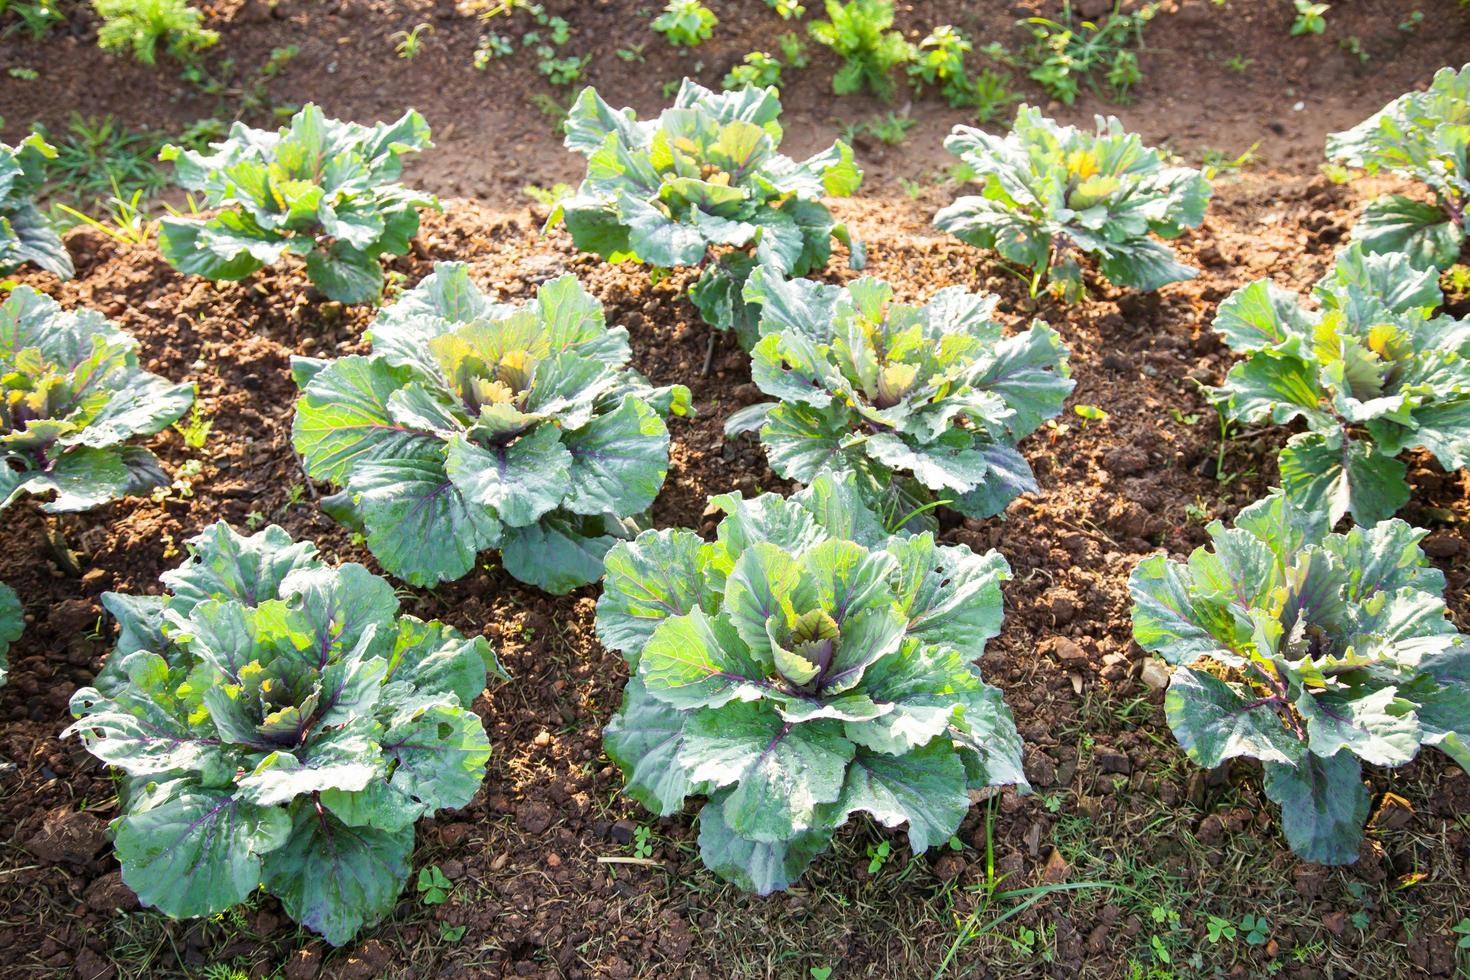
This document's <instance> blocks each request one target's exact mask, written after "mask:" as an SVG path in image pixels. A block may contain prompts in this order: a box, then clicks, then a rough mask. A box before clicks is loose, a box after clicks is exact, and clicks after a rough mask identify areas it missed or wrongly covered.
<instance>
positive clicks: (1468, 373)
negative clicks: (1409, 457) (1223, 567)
mask: <svg viewBox="0 0 1470 980" xmlns="http://www.w3.org/2000/svg"><path fill="white" fill-rule="evenodd" d="M1313 295H1314V296H1315V297H1316V299H1317V303H1318V309H1317V310H1315V311H1312V310H1308V309H1305V308H1303V307H1302V306H1301V305H1300V301H1299V300H1298V298H1297V297H1296V296H1295V295H1294V294H1292V293H1290V292H1288V291H1287V290H1285V289H1282V288H1281V287H1279V286H1277V285H1276V284H1274V283H1272V282H1271V281H1269V280H1265V279H1262V280H1258V281H1256V282H1253V283H1251V284H1250V285H1249V286H1246V287H1244V288H1242V289H1238V290H1236V291H1235V292H1234V293H1233V294H1232V295H1231V296H1230V297H1229V298H1228V299H1227V300H1225V302H1223V303H1221V304H1220V311H1219V315H1218V316H1217V317H1216V318H1215V330H1216V331H1218V332H1219V333H1220V334H1221V335H1222V336H1223V337H1224V339H1225V343H1226V344H1228V345H1229V346H1230V348H1231V349H1232V350H1235V351H1238V352H1240V353H1243V354H1246V355H1248V357H1247V358H1246V360H1244V361H1242V362H1241V363H1239V364H1237V365H1235V367H1233V368H1232V369H1231V371H1230V373H1229V375H1227V376H1226V379H1225V384H1224V385H1223V386H1222V387H1221V388H1219V389H1218V391H1217V397H1218V398H1219V399H1220V401H1221V404H1222V406H1223V408H1222V411H1224V412H1225V414H1226V415H1227V416H1228V417H1229V418H1233V419H1241V420H1249V421H1264V420H1268V419H1269V420H1270V421H1272V422H1275V423H1276V424H1278V425H1280V424H1283V423H1286V422H1290V421H1292V420H1293V419H1296V418H1301V419H1302V420H1303V421H1304V422H1305V423H1306V426H1307V431H1306V432H1303V433H1301V434H1299V435H1296V436H1294V437H1292V439H1291V441H1290V442H1288V443H1287V445H1286V448H1285V449H1284V450H1283V451H1282V453H1281V479H1282V481H1283V484H1284V486H1285V488H1286V492H1287V494H1288V495H1290V496H1291V497H1292V498H1293V499H1294V500H1297V501H1298V502H1299V503H1300V505H1301V506H1303V507H1307V508H1312V509H1318V510H1321V511H1323V512H1324V513H1325V514H1326V515H1327V518H1328V520H1329V521H1331V522H1332V523H1334V524H1335V523H1336V522H1337V520H1338V518H1340V517H1341V516H1342V515H1343V514H1345V513H1351V514H1352V515H1353V519H1354V520H1356V521H1357V522H1358V523H1360V524H1371V523H1374V522H1376V521H1380V520H1382V519H1384V518H1386V517H1391V516H1392V515H1393V514H1394V512H1395V511H1397V510H1398V509H1399V508H1400V507H1402V506H1403V505H1404V504H1405V503H1406V502H1408V499H1409V488H1408V485H1407V483H1405V481H1404V473H1405V469H1404V464H1402V463H1400V462H1399V461H1398V460H1397V459H1395V458H1394V457H1396V456H1398V455H1399V453H1401V452H1403V451H1404V450H1406V449H1411V448H1420V449H1424V450H1427V451H1428V452H1430V453H1432V454H1433V455H1434V457H1435V458H1436V459H1438V460H1439V461H1440V463H1441V464H1443V465H1444V467H1445V468H1446V469H1451V470H1453V469H1459V468H1461V467H1464V466H1466V465H1470V361H1467V358H1470V320H1456V319H1454V318H1453V317H1450V316H1435V315H1434V311H1435V309H1437V308H1438V307H1439V305H1440V301H1441V294H1440V291H1439V285H1438V282H1437V277H1436V275H1435V273H1434V271H1433V270H1432V269H1424V270H1416V269H1415V268H1414V267H1413V266H1412V264H1411V259H1410V257H1409V256H1407V255H1403V254H1384V255H1370V254H1367V252H1366V250H1365V246H1364V244H1363V243H1361V242H1354V243H1353V244H1352V245H1351V246H1349V247H1348V248H1347V249H1345V250H1344V251H1343V252H1342V253H1340V254H1339V255H1338V257H1337V261H1336V262H1335V263H1334V264H1333V267H1332V269H1331V270H1330V271H1328V273H1327V275H1325V276H1323V277H1322V279H1321V280H1319V281H1318V283H1317V285H1316V287H1315V288H1314V289H1313Z"/></svg>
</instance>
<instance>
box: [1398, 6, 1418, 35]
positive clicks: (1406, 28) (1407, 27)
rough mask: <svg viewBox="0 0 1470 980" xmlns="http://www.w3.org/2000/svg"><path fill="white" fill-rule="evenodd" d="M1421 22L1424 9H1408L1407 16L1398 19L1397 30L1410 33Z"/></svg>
mask: <svg viewBox="0 0 1470 980" xmlns="http://www.w3.org/2000/svg"><path fill="white" fill-rule="evenodd" d="M1423 22H1424V11H1422V10H1411V11H1409V16H1407V17H1405V18H1404V19H1403V20H1401V21H1399V30H1401V31H1403V32H1404V33H1405V34H1412V33H1414V31H1415V30H1417V29H1418V27H1419V25H1420V24H1422V23H1423Z"/></svg>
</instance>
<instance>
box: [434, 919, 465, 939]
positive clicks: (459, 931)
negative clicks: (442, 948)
mask: <svg viewBox="0 0 1470 980" xmlns="http://www.w3.org/2000/svg"><path fill="white" fill-rule="evenodd" d="M465 928H466V927H465V926H452V925H450V924H449V923H447V922H441V923H439V939H440V941H441V942H446V943H457V942H459V941H460V940H461V939H463V938H464V932H465Z"/></svg>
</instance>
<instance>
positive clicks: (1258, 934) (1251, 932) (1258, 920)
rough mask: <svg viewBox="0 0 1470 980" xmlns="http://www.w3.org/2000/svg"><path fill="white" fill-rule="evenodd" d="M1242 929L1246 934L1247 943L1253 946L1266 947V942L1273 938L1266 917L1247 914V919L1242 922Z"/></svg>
mask: <svg viewBox="0 0 1470 980" xmlns="http://www.w3.org/2000/svg"><path fill="white" fill-rule="evenodd" d="M1240 928H1241V929H1242V930H1244V932H1245V941H1246V943H1247V944H1248V945H1251V946H1264V945H1266V940H1268V939H1270V938H1271V926H1270V925H1269V924H1268V923H1267V922H1266V917H1265V916H1264V915H1252V914H1251V913H1249V912H1247V913H1246V916H1245V918H1243V919H1241V920H1240Z"/></svg>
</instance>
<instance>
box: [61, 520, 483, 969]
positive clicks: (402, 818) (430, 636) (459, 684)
mask: <svg viewBox="0 0 1470 980" xmlns="http://www.w3.org/2000/svg"><path fill="white" fill-rule="evenodd" d="M188 547H189V555H190V557H189V559H188V560H187V561H185V562H184V564H183V565H181V566H180V567H179V568H177V569H175V570H174V571H171V572H165V573H164V575H163V583H164V585H165V586H166V587H167V589H168V594H167V595H163V596H147V595H138V596H135V595H119V594H117V593H108V594H106V595H105V596H104V597H103V604H104V605H105V606H106V607H107V609H108V611H109V612H111V613H112V614H113V616H114V617H116V619H117V620H118V623H119V626H120V632H119V635H118V640H117V647H116V649H115V650H114V651H113V653H112V655H111V657H110V658H109V660H108V662H107V667H106V669H105V670H104V671H103V673H102V674H101V675H99V676H98V678H97V682H98V683H97V687H96V688H83V689H82V690H80V691H77V693H76V694H75V695H73V696H72V702H71V707H72V712H73V713H74V714H75V715H76V716H77V719H78V720H77V721H76V723H75V724H73V725H72V726H71V727H70V728H69V729H67V731H66V733H65V734H67V735H78V736H80V737H81V738H82V740H83V742H84V743H85V744H86V747H87V750H88V751H89V752H91V753H92V754H93V755H95V756H96V757H97V758H99V759H101V760H102V761H103V762H105V763H107V764H108V765H111V766H115V767H116V768H118V769H120V770H122V772H123V774H124V779H123V782H122V788H121V791H120V793H119V797H120V800H121V804H122V805H121V809H122V815H121V816H119V817H118V818H117V819H116V820H115V821H114V822H113V825H112V831H113V836H114V843H115V845H116V848H117V858H118V861H119V862H120V863H121V864H122V877H123V881H124V882H125V883H126V884H127V886H128V887H129V888H131V889H133V891H135V892H136V893H137V894H138V897H139V899H140V900H142V902H143V904H145V905H148V906H152V907H155V908H157V909H158V910H159V911H161V912H164V913H165V914H167V915H171V916H175V917H180V918H182V917H192V916H202V915H214V914H216V913H219V912H223V911H224V910H225V909H227V908H229V907H230V906H232V905H235V904H237V903H239V902H242V901H244V900H246V899H247V898H249V897H250V896H251V895H252V894H253V893H254V892H255V890H256V889H257V888H260V887H264V888H265V890H266V891H268V892H270V893H271V894H273V895H276V896H278V897H279V898H280V899H281V904H282V905H283V906H284V907H285V910H286V913H287V914H288V915H290V916H291V918H292V919H294V920H295V921H297V922H299V923H301V924H302V925H304V926H306V927H307V928H309V929H311V930H313V931H315V932H318V933H321V935H322V936H324V937H325V938H326V939H327V941H328V942H331V943H332V944H333V945H338V946H340V945H342V944H343V943H345V942H347V941H349V940H350V939H351V938H352V937H353V936H355V935H356V934H357V932H358V931H359V930H360V929H361V928H363V926H365V925H371V924H372V923H374V922H377V921H378V920H379V919H381V918H382V917H383V916H385V915H387V914H388V913H389V912H391V911H392V909H393V906H394V904H395V902H396V901H397V898H398V895H399V893H400V892H401V891H402V890H403V887H404V886H405V885H406V884H408V880H409V870H410V864H409V858H410V856H411V854H412V852H413V841H414V821H416V820H417V819H419V817H421V816H425V815H428V814H432V813H434V812H435V811H436V810H440V809H455V808H458V807H462V806H464V805H466V804H467V803H469V801H470V798H471V797H472V796H474V794H475V790H477V789H478V788H479V786H480V782H481V780H482V779H483V778H484V775H485V764H486V762H487V761H488V760H489V758H490V742H489V740H488V739H487V738H486V737H485V730H484V727H483V726H482V725H481V723H480V719H479V718H478V717H477V716H476V715H475V713H474V712H473V711H471V710H470V709H469V706H470V703H471V702H472V701H474V699H475V698H476V697H477V696H478V695H479V693H480V692H481V691H482V690H483V689H484V687H485V677H486V672H487V671H491V672H494V673H497V674H499V673H500V667H499V665H498V664H497V663H496V660H495V656H494V654H493V652H492V651H491V649H490V645H489V644H488V643H486V641H485V640H484V638H482V637H476V638H474V639H473V640H469V639H466V638H465V637H464V636H462V635H460V633H459V632H458V631H457V630H455V629H454V628H453V627H450V626H445V625H444V624H442V623H438V622H429V623H425V622H423V621H421V620H418V619H415V618H413V617H412V616H402V617H400V616H399V615H398V599H397V597H396V596H395V595H394V594H393V587H392V586H391V585H389V584H388V582H387V581H386V580H384V579H382V578H379V577H378V576H376V575H373V574H371V573H370V572H368V570H367V569H365V568H363V567H362V566H361V565H342V566H340V567H332V566H330V565H326V564H324V563H323V562H322V561H320V560H319V559H318V558H317V557H316V548H315V547H314V546H313V545H312V544H310V543H309V542H305V543H301V544H293V543H292V541H291V538H290V536H289V535H287V534H286V532H285V531H283V530H281V529H280V528H279V527H274V526H272V527H269V528H267V529H266V530H264V531H262V532H260V533H259V534H255V535H253V536H251V537H241V536H240V535H238V534H236V533H235V532H234V531H233V530H231V529H230V527H229V526H228V525H226V524H224V523H219V524H215V525H213V526H211V527H209V528H207V529H205V531H204V532H203V533H202V534H200V535H199V536H197V537H195V538H193V539H191V540H190V541H189V542H188Z"/></svg>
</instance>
